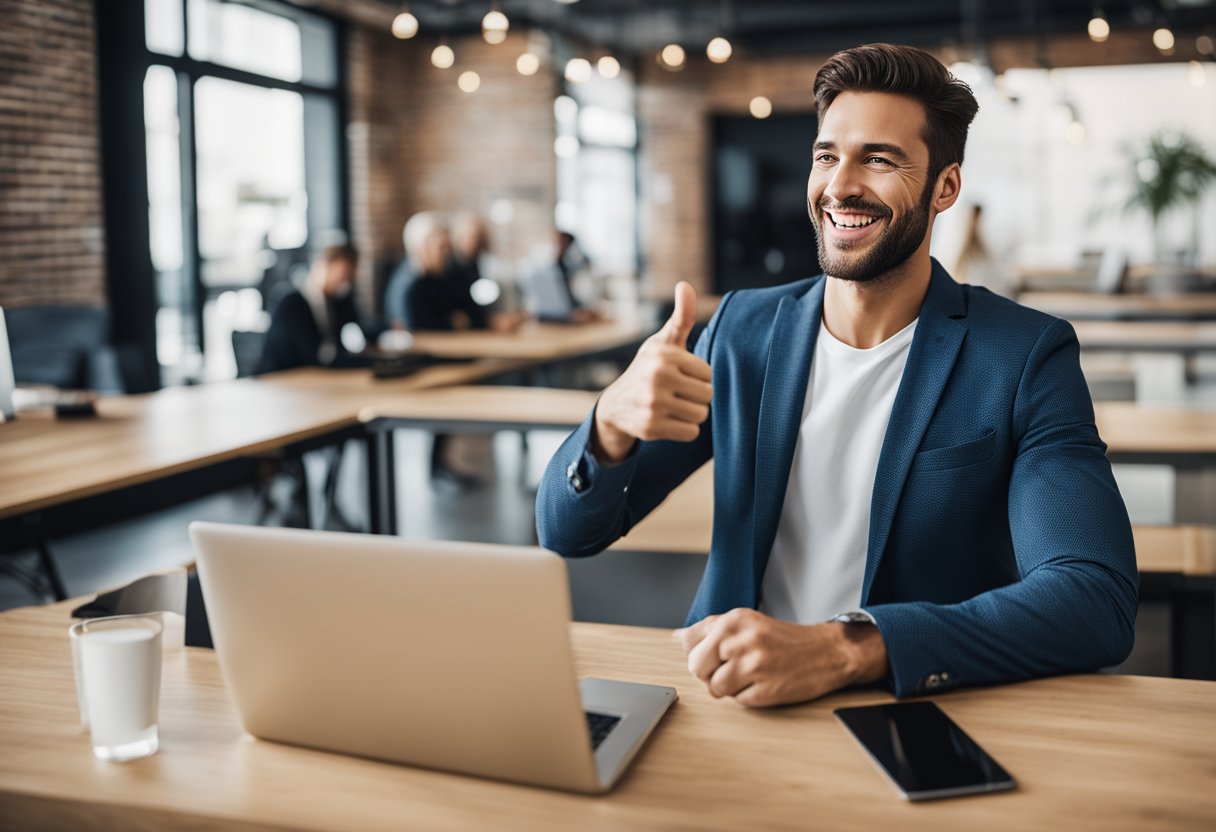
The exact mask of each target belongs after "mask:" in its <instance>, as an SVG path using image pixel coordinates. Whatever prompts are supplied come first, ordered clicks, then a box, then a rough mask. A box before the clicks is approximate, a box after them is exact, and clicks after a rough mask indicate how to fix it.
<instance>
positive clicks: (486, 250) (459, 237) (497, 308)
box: [451, 211, 526, 332]
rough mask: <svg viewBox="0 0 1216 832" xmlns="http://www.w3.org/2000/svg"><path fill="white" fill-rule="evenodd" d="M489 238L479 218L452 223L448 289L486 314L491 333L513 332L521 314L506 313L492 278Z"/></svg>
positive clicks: (463, 216) (466, 215)
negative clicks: (464, 296) (466, 298)
mask: <svg viewBox="0 0 1216 832" xmlns="http://www.w3.org/2000/svg"><path fill="white" fill-rule="evenodd" d="M494 264H495V258H494V255H493V254H492V253H491V250H490V234H489V229H488V228H487V227H486V222H485V220H484V219H482V218H481V215H480V214H477V213H475V212H473V211H464V212H461V213H460V214H457V215H456V217H455V219H454V220H453V221H452V261H451V273H452V274H451V281H452V282H451V288H452V292H453V293H454V294H456V295H457V297H458V298H459V299H463V295H468V297H469V298H470V299H471V300H472V301H473V302H475V303H477V304H479V305H481V306H484V307H485V308H486V309H487V310H488V311H489V317H488V325H489V327H490V329H492V330H494V331H495V332H514V331H516V330H517V329H519V327H520V325H521V324H522V323H523V322H524V319H525V317H526V315H525V314H524V313H523V312H515V311H506V310H505V309H504V308H503V306H504V304H503V303H502V298H503V287H502V285H501V282H500V281H499V280H497V279H496V278H497V277H498V275H497V274H496V271H497V270H496V269H495V266H494Z"/></svg>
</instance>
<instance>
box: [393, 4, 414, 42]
mask: <svg viewBox="0 0 1216 832" xmlns="http://www.w3.org/2000/svg"><path fill="white" fill-rule="evenodd" d="M416 34H418V18H416V17H414V16H413V15H412V14H410V11H409V9H408V8H407V9H402V11H401V14H399V15H397V16H396V17H394V18H393V36H394V37H398V38H400V39H401V40H409V39H410V38H412V37H413V36H414V35H416Z"/></svg>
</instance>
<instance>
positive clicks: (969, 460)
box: [912, 428, 996, 471]
mask: <svg viewBox="0 0 1216 832" xmlns="http://www.w3.org/2000/svg"><path fill="white" fill-rule="evenodd" d="M995 453H996V431H995V430H992V429H991V428H990V429H989V430H988V432H987V433H986V434H984V435H983V436H981V437H980V438H979V439H974V440H972V441H970V442H964V443H962V444H961V445H947V446H946V447H944V448H932V449H930V450H927V451H921V452H920V453H918V454H917V455H916V458H915V459H914V460H913V462H912V468H913V469H914V470H916V471H945V470H948V469H950V468H964V467H966V466H968V465H975V464H976V463H979V462H984V461H985V460H987V459H990V458H992V455H993V454H995Z"/></svg>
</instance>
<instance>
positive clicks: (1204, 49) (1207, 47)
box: [1195, 35, 1216, 55]
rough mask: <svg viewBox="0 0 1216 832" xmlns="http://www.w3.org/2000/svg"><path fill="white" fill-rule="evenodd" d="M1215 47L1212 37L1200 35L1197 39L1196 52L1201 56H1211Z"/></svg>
mask: <svg viewBox="0 0 1216 832" xmlns="http://www.w3.org/2000/svg"><path fill="white" fill-rule="evenodd" d="M1213 47H1216V44H1213V43H1212V38H1211V36H1210V35H1200V36H1199V37H1197V38H1195V51H1196V52H1198V53H1199V54H1200V55H1211V54H1212V51H1213Z"/></svg>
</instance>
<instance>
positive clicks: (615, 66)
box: [595, 55, 621, 78]
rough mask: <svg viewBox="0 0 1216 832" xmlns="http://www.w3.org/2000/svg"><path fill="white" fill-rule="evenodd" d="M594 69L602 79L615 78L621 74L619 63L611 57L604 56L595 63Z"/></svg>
mask: <svg viewBox="0 0 1216 832" xmlns="http://www.w3.org/2000/svg"><path fill="white" fill-rule="evenodd" d="M595 68H596V69H597V70H599V73H600V75H601V76H603V77H604V78H615V77H616V76H618V75H620V74H621V62H620V61H618V60H617V59H616V58H614V57H612V56H611V55H605V56H604V57H602V58H600V59H599V60H598V61H596V64H595Z"/></svg>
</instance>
